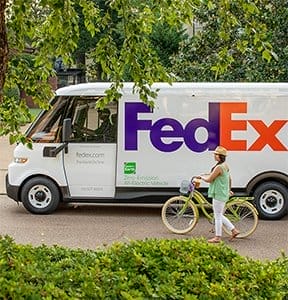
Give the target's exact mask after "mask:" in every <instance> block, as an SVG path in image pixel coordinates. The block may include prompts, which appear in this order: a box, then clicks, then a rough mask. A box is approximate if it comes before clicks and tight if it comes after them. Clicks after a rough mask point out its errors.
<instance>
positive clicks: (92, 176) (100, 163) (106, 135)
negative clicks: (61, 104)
mask: <svg viewBox="0 0 288 300" xmlns="http://www.w3.org/2000/svg"><path fill="white" fill-rule="evenodd" d="M96 101H97V99H93V97H89V98H83V97H75V99H74V100H73V101H72V102H71V107H70V108H69V109H68V111H70V112H71V113H70V115H71V123H72V134H71V136H70V138H69V143H68V144H67V148H66V150H64V151H62V155H63V168H64V172H65V175H66V179H67V186H68V187H69V191H70V196H71V197H72V198H90V197H91V198H112V197H114V195H115V176H116V174H115V172H116V168H115V165H116V140H117V118H116V116H117V107H116V104H115V105H113V106H110V107H109V110H108V109H104V110H102V111H99V110H97V109H96Z"/></svg>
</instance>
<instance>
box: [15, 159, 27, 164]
mask: <svg viewBox="0 0 288 300" xmlns="http://www.w3.org/2000/svg"><path fill="white" fill-rule="evenodd" d="M27 161H28V158H27V157H14V162H15V163H16V164H25V163H26V162H27Z"/></svg>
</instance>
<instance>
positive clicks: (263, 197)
mask: <svg viewBox="0 0 288 300" xmlns="http://www.w3.org/2000/svg"><path fill="white" fill-rule="evenodd" d="M287 195H288V190H287V188H285V187H284V186H283V185H282V184H281V183H278V182H272V181H270V182H266V183H263V184H261V185H260V186H259V187H258V188H257V189H256V190H255V193H254V204H255V206H256V208H257V210H258V213H259V217H260V218H261V219H266V220H279V219H281V218H282V217H284V216H285V215H286V214H287V208H288V196H287Z"/></svg>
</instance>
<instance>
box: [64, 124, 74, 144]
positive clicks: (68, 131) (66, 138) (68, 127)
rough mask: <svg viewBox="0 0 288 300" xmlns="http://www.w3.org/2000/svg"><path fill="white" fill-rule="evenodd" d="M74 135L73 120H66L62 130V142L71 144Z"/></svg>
mask: <svg viewBox="0 0 288 300" xmlns="http://www.w3.org/2000/svg"><path fill="white" fill-rule="evenodd" d="M71 134H72V121H71V119H64V121H63V129H62V142H64V143H66V142H69V140H70V137H71Z"/></svg>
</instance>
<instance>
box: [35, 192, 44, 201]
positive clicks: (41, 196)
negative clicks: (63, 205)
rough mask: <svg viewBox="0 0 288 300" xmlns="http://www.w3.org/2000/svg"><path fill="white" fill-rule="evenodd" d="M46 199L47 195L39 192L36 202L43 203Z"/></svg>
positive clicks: (36, 195) (36, 194)
mask: <svg viewBox="0 0 288 300" xmlns="http://www.w3.org/2000/svg"><path fill="white" fill-rule="evenodd" d="M45 199H46V194H45V193H44V192H43V191H38V192H36V193H35V200H37V201H39V202H42V201H44V200H45Z"/></svg>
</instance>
